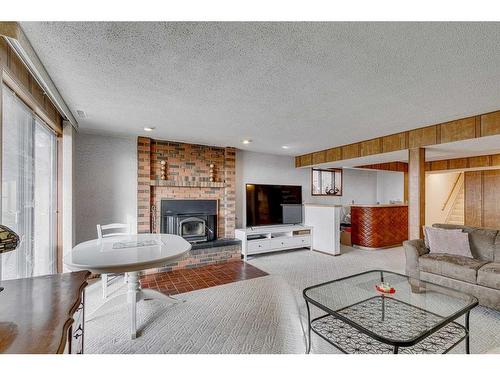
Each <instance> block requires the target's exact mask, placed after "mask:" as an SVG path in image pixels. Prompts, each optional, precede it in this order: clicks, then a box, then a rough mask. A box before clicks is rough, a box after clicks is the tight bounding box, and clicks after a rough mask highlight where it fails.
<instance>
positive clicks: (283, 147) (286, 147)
mask: <svg viewBox="0 0 500 375" xmlns="http://www.w3.org/2000/svg"><path fill="white" fill-rule="evenodd" d="M281 148H282V149H285V150H288V149H289V148H290V146H281Z"/></svg>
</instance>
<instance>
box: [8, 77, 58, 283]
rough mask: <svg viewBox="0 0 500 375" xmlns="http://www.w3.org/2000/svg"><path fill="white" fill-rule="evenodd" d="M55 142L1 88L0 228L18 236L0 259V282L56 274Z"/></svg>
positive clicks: (18, 103) (40, 123) (28, 113)
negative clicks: (1, 280) (0, 203)
mask: <svg viewBox="0 0 500 375" xmlns="http://www.w3.org/2000/svg"><path fill="white" fill-rule="evenodd" d="M56 142H57V138H56V135H55V134H54V133H53V132H52V131H51V130H49V128H48V127H47V126H46V125H45V124H44V123H43V121H41V120H40V119H39V118H38V117H36V116H35V115H34V114H33V112H32V111H31V110H30V109H29V108H28V107H27V106H26V105H25V104H24V103H23V102H22V101H21V100H19V99H18V98H17V97H16V96H15V95H14V93H13V92H11V91H10V89H8V88H7V87H6V86H3V89H2V159H1V161H2V207H1V209H2V224H3V225H6V226H8V227H9V228H11V229H12V230H14V231H15V232H16V233H17V234H18V235H19V236H20V238H21V242H20V245H19V247H18V248H17V249H16V250H14V251H11V252H9V253H5V254H3V255H1V257H2V259H1V262H0V279H4V280H5V279H14V278H21V277H32V276H38V275H45V274H51V273H55V272H56V266H57V255H56V254H57V253H56V209H57V191H56V188H57V182H56V178H57V165H56V161H57V143H56Z"/></svg>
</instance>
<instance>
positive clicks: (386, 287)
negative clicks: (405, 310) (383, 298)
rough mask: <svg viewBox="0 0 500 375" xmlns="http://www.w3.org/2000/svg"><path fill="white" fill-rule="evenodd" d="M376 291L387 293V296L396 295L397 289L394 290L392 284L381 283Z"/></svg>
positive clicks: (376, 286) (376, 287)
mask: <svg viewBox="0 0 500 375" xmlns="http://www.w3.org/2000/svg"><path fill="white" fill-rule="evenodd" d="M375 289H377V291H379V292H380V293H386V294H394V293H396V289H394V288H393V287H392V286H391V284H389V283H384V282H381V283H380V284H376V285H375Z"/></svg>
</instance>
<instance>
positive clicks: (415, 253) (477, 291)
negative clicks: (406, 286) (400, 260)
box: [403, 224, 500, 310]
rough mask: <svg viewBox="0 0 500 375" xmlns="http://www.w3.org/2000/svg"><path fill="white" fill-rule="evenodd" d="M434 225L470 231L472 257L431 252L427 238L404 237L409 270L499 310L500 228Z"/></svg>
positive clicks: (412, 275)
mask: <svg viewBox="0 0 500 375" xmlns="http://www.w3.org/2000/svg"><path fill="white" fill-rule="evenodd" d="M433 227H436V228H444V229H462V230H463V231H464V232H466V233H469V243H470V249H471V253H472V256H473V259H472V258H467V257H463V256H459V255H451V254H430V253H429V249H428V248H427V247H426V246H425V243H424V240H410V241H405V242H404V243H403V246H404V249H405V254H406V274H407V275H408V276H411V277H414V278H416V279H420V280H423V281H429V282H432V283H435V284H439V285H442V286H446V287H450V288H453V289H457V290H460V291H462V292H465V293H469V294H472V295H473V296H475V297H476V298H477V299H478V300H479V303H480V304H481V305H484V306H488V307H491V308H494V309H497V310H500V231H499V230H496V229H485V228H474V227H468V226H463V225H451V224H434V225H433Z"/></svg>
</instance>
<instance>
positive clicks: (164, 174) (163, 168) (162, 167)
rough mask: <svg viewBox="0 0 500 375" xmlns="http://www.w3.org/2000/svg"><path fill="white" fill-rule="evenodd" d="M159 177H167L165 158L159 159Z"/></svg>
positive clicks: (164, 178)
mask: <svg viewBox="0 0 500 375" xmlns="http://www.w3.org/2000/svg"><path fill="white" fill-rule="evenodd" d="M160 178H161V179H162V180H166V179H167V162H166V160H162V161H160Z"/></svg>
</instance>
